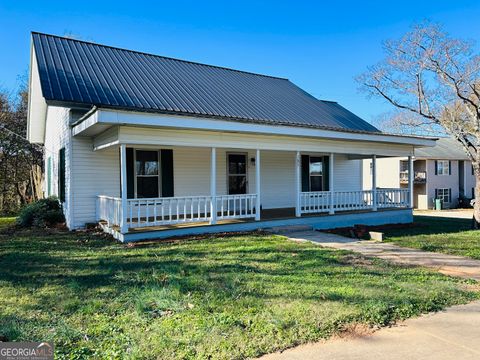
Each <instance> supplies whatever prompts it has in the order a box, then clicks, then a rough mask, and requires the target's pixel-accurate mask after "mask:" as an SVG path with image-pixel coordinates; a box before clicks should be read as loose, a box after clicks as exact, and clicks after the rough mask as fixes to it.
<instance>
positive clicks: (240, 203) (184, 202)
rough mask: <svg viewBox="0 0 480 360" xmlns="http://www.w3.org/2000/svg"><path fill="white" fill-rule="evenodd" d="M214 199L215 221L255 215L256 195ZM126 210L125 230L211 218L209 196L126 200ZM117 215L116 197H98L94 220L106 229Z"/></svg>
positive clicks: (217, 197) (118, 206)
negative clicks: (102, 224) (102, 223)
mask: <svg viewBox="0 0 480 360" xmlns="http://www.w3.org/2000/svg"><path fill="white" fill-rule="evenodd" d="M214 198H215V203H216V209H217V216H216V218H217V219H219V220H223V219H242V218H253V217H255V215H256V208H255V204H256V198H257V195H256V194H242V195H220V196H215V197H214ZM107 200H108V201H107ZM111 208H112V209H114V211H113V210H112V209H111ZM126 209H127V213H126V216H125V223H126V224H127V227H128V228H139V227H148V226H161V225H173V224H179V223H195V222H207V221H210V220H211V219H212V211H211V209H212V197H211V196H208V195H207V196H181V197H168V198H152V199H128V200H127V206H126ZM121 212H122V209H121V199H120V198H113V197H108V196H103V195H100V196H98V198H97V214H98V215H97V218H98V220H104V221H107V223H108V225H109V226H111V225H114V226H120V220H121Z"/></svg>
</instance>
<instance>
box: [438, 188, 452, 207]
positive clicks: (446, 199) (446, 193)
mask: <svg viewBox="0 0 480 360" xmlns="http://www.w3.org/2000/svg"><path fill="white" fill-rule="evenodd" d="M436 193H437V194H436V198H437V199H440V200H442V202H443V203H444V204H449V203H450V194H451V190H450V189H436Z"/></svg>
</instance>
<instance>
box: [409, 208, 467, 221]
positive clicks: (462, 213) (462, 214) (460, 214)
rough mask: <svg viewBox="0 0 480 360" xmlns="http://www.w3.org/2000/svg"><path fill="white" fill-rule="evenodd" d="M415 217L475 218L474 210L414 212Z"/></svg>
mask: <svg viewBox="0 0 480 360" xmlns="http://www.w3.org/2000/svg"><path fill="white" fill-rule="evenodd" d="M413 215H419V216H433V217H446V218H455V219H469V220H471V219H472V217H473V209H451V210H441V211H435V210H414V211H413Z"/></svg>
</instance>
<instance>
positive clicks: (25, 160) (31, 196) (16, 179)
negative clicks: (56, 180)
mask: <svg viewBox="0 0 480 360" xmlns="http://www.w3.org/2000/svg"><path fill="white" fill-rule="evenodd" d="M27 106H28V92H27V90H26V86H23V87H22V88H21V89H20V90H19V91H18V93H17V94H16V95H15V96H11V95H9V94H7V93H5V92H3V93H0V213H15V212H16V211H18V209H19V208H20V207H21V206H23V205H25V204H27V203H29V202H31V201H34V200H38V199H39V198H41V197H42V158H43V149H42V148H41V147H39V146H38V145H33V144H30V143H29V142H28V141H27V140H26V139H25V136H26V132H27Z"/></svg>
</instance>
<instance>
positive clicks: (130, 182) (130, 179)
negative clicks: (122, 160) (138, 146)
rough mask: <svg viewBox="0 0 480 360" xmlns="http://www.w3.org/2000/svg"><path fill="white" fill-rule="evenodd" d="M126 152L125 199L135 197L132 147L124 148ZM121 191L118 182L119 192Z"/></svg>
mask: <svg viewBox="0 0 480 360" xmlns="http://www.w3.org/2000/svg"><path fill="white" fill-rule="evenodd" d="M125 150H126V153H127V164H126V165H127V199H133V198H134V197H135V164H134V163H133V152H134V151H135V150H134V149H133V148H126V149H125ZM121 192H122V185H121V183H120V193H121Z"/></svg>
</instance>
